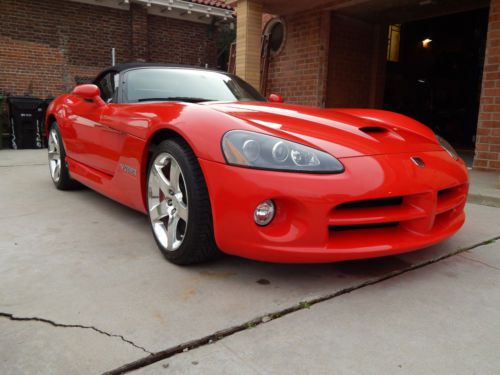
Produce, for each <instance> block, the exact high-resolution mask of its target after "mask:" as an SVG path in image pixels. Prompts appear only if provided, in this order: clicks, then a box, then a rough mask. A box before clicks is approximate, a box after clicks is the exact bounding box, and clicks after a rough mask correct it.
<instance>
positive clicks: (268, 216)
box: [253, 200, 274, 226]
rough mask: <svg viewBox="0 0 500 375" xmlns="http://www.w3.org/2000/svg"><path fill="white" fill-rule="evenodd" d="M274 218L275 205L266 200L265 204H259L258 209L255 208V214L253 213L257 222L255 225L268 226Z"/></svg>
mask: <svg viewBox="0 0 500 375" xmlns="http://www.w3.org/2000/svg"><path fill="white" fill-rule="evenodd" d="M273 218H274V203H273V201H272V200H266V201H264V202H261V203H259V205H258V206H257V207H255V212H254V213H253V219H254V220H255V224H257V225H260V226H264V225H267V224H269V223H270V222H271V220H273Z"/></svg>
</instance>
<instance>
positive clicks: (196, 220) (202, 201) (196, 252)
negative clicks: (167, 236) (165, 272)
mask: <svg viewBox="0 0 500 375" xmlns="http://www.w3.org/2000/svg"><path fill="white" fill-rule="evenodd" d="M165 154H168V155H169V156H171V157H173V159H174V160H175V162H176V163H177V164H178V166H179V167H180V171H181V177H180V179H182V186H183V187H184V191H185V193H184V194H186V193H187V195H186V200H187V202H186V207H187V218H188V219H187V222H186V226H185V228H184V230H185V231H184V233H183V238H182V243H181V244H180V246H179V247H178V248H177V249H175V250H172V249H168V248H167V247H165V246H164V245H163V244H162V242H161V241H160V240H159V239H158V236H157V233H156V232H155V229H154V224H153V219H152V216H151V211H150V206H151V205H152V204H151V203H150V200H149V194H150V191H152V190H153V186H150V185H153V183H152V182H151V181H152V178H153V177H151V173H152V168H153V163H154V162H155V160H157V158H161V157H162V155H165ZM180 179H179V180H180ZM146 184H147V189H146V202H147V205H148V211H149V212H148V214H149V218H150V224H151V230H152V232H153V236H154V238H155V241H156V243H157V245H158V247H159V249H160V250H161V252H162V254H163V255H164V256H165V258H166V259H167V260H168V261H170V262H172V263H174V264H178V265H188V264H195V263H201V262H206V261H209V260H212V259H215V258H217V257H219V256H220V255H221V253H220V251H219V250H218V248H217V245H216V244H215V239H214V233H213V224H212V208H211V205H210V199H209V195H208V190H207V186H206V183H205V178H204V177H203V173H202V171H201V168H200V165H199V163H198V160H197V158H196V156H195V155H194V153H193V151H192V150H191V148H190V147H189V145H188V144H187V143H186V142H185V141H184V140H183V139H181V138H173V139H167V140H165V141H162V142H161V143H160V144H159V145H157V146H156V147H155V148H154V151H153V153H152V156H151V158H150V161H149V165H148V174H147V178H146ZM179 185H181V183H179ZM179 189H180V188H179ZM164 199H167V198H164ZM158 201H160V202H161V199H159V200H158ZM171 201H172V199H171ZM171 206H172V204H171ZM161 220H162V222H163V223H168V222H169V218H168V217H165V218H163V219H161ZM176 233H177V231H176ZM176 236H177V235H176ZM169 241H170V240H169Z"/></svg>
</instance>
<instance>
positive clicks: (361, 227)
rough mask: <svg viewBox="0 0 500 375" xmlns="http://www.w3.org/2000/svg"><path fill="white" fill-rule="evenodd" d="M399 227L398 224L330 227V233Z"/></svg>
mask: <svg viewBox="0 0 500 375" xmlns="http://www.w3.org/2000/svg"><path fill="white" fill-rule="evenodd" d="M398 225H399V222H397V221H396V222H391V223H376V224H358V225H330V231H334V232H344V231H349V230H360V229H377V228H394V227H397V226H398Z"/></svg>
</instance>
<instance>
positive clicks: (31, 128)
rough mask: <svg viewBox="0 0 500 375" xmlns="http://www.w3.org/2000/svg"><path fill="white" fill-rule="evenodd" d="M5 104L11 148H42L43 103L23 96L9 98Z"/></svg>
mask: <svg viewBox="0 0 500 375" xmlns="http://www.w3.org/2000/svg"><path fill="white" fill-rule="evenodd" d="M7 103H8V107H9V122H10V126H11V129H10V130H11V144H12V148H13V149H24V148H42V147H43V146H44V141H43V134H42V132H43V129H42V127H43V117H44V114H45V109H46V107H45V108H44V104H45V101H44V100H41V99H37V98H31V97H25V96H10V97H9V98H8V99H7Z"/></svg>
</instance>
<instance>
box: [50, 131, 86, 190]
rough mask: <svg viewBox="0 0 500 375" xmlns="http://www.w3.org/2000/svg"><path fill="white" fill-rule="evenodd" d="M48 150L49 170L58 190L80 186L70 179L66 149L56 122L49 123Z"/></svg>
mask: <svg viewBox="0 0 500 375" xmlns="http://www.w3.org/2000/svg"><path fill="white" fill-rule="evenodd" d="M47 149H48V152H49V171H50V177H51V178H52V182H53V183H54V185H55V186H56V188H58V189H59V190H70V189H75V188H78V187H80V184H79V183H78V182H76V181H75V180H73V179H71V177H70V175H69V169H68V165H67V163H66V150H65V149H64V144H63V142H62V138H61V133H60V132H59V127H58V126H57V123H56V122H54V123H52V124H51V125H50V129H49V139H48V142H47Z"/></svg>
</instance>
